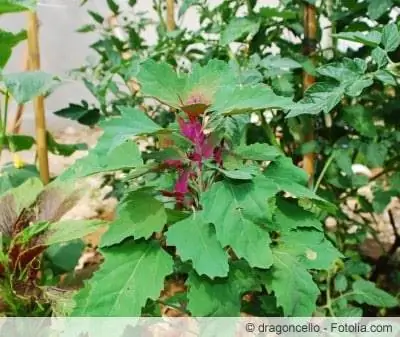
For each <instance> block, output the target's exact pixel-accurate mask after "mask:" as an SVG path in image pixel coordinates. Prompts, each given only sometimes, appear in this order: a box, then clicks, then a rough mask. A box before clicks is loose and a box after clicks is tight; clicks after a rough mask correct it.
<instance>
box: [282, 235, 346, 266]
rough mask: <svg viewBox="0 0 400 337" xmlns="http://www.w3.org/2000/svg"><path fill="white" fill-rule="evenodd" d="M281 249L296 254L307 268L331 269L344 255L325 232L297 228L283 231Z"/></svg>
mask: <svg viewBox="0 0 400 337" xmlns="http://www.w3.org/2000/svg"><path fill="white" fill-rule="evenodd" d="M279 245H280V249H281V250H284V251H285V252H287V253H289V254H291V255H292V256H296V257H297V258H298V260H299V262H300V263H301V264H302V265H303V266H304V267H305V268H307V269H325V270H327V269H329V268H330V267H331V265H332V263H333V262H335V261H336V260H337V259H339V258H342V257H343V255H342V254H341V253H340V252H339V251H338V250H337V249H336V248H335V247H334V246H333V245H332V244H331V243H330V241H328V240H327V239H326V238H325V235H324V233H323V232H320V231H315V230H305V229H302V230H296V231H290V232H285V233H282V235H281V237H280V238H279Z"/></svg>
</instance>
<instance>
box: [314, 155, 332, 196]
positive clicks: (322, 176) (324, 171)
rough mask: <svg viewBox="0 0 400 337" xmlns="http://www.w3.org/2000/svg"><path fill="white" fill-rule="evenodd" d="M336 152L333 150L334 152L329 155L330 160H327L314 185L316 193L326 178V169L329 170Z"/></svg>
mask: <svg viewBox="0 0 400 337" xmlns="http://www.w3.org/2000/svg"><path fill="white" fill-rule="evenodd" d="M334 157H335V156H334V152H332V154H331V155H330V156H329V158H328V160H327V161H326V162H325V165H324V168H323V169H322V171H321V173H320V175H319V177H318V179H317V182H316V183H315V186H314V193H315V192H317V191H318V188H319V185H320V184H321V182H322V179H323V178H324V176H325V174H326V171H327V170H328V168H329V166H330V165H331V164H332V161H333V158H334Z"/></svg>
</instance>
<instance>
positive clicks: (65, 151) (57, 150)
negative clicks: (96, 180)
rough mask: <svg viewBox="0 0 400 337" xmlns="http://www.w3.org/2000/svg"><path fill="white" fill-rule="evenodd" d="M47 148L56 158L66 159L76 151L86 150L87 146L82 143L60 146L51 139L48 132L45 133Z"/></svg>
mask: <svg viewBox="0 0 400 337" xmlns="http://www.w3.org/2000/svg"><path fill="white" fill-rule="evenodd" d="M47 148H48V150H49V151H50V152H51V153H54V154H55V155H57V156H65V157H68V156H70V155H72V154H73V153H74V152H76V151H83V150H87V145H86V144H84V143H78V144H61V143H57V141H56V140H55V139H54V138H53V136H52V135H51V134H50V132H47Z"/></svg>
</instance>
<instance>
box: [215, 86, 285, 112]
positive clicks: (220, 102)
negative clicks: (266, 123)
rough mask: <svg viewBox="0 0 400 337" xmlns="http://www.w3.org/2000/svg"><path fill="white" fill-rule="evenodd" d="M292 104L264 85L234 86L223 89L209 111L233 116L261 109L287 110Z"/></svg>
mask: <svg viewBox="0 0 400 337" xmlns="http://www.w3.org/2000/svg"><path fill="white" fill-rule="evenodd" d="M291 104H292V100H291V99H290V98H288V97H283V96H278V95H276V94H275V93H274V92H273V91H272V89H271V88H270V87H268V86H266V85H264V84H256V85H249V86H243V87H240V86H233V85H232V86H225V87H222V88H221V89H220V90H219V91H218V92H217V94H216V97H215V101H214V103H213V104H212V105H211V107H210V108H209V110H210V111H215V112H216V113H218V114H224V115H232V114H239V113H247V112H253V111H254V110H261V109H272V108H277V109H285V108H288V107H289V106H290V105H291Z"/></svg>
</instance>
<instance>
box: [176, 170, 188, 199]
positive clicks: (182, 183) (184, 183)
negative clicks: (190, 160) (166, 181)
mask: <svg viewBox="0 0 400 337" xmlns="http://www.w3.org/2000/svg"><path fill="white" fill-rule="evenodd" d="M189 174H190V172H189V171H188V170H186V171H183V172H182V173H181V174H180V176H179V178H178V180H177V181H176V183H175V188H174V191H175V193H178V194H186V193H188V192H189Z"/></svg>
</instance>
